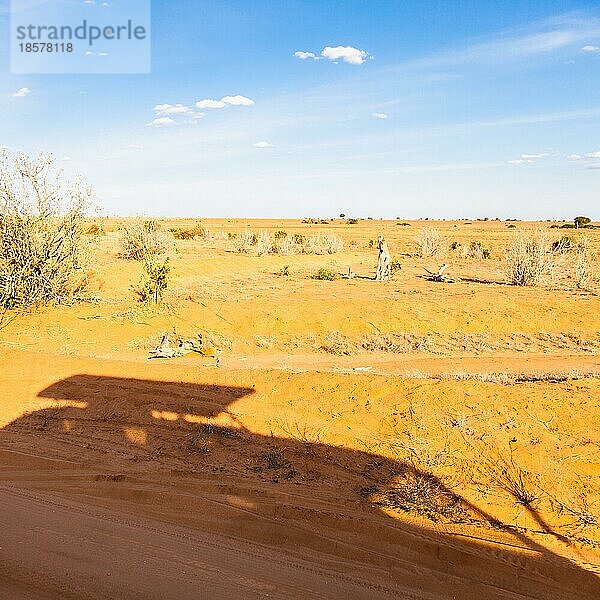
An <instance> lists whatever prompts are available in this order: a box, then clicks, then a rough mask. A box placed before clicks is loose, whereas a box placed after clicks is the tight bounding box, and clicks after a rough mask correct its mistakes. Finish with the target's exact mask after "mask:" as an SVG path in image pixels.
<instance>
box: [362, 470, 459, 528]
mask: <svg viewBox="0 0 600 600" xmlns="http://www.w3.org/2000/svg"><path fill="white" fill-rule="evenodd" d="M373 499H374V502H375V504H377V505H378V506H385V507H389V508H392V509H394V510H402V511H404V512H407V513H412V514H417V515H420V516H423V517H426V518H427V519H430V520H431V521H439V520H440V519H446V520H449V521H454V522H456V521H464V520H465V517H466V516H467V512H466V510H465V508H464V506H463V504H462V502H461V500H460V498H459V497H458V496H456V495H455V494H453V493H452V492H451V491H449V490H448V489H447V488H446V487H444V486H443V485H442V483H441V482H440V480H439V479H438V478H437V477H435V476H434V475H432V474H431V473H427V472H421V471H418V470H416V469H415V470H409V471H408V472H407V473H404V474H402V475H401V476H399V477H398V478H397V479H396V481H394V483H393V485H392V486H391V487H390V488H389V489H387V490H385V491H380V492H376V493H375V494H373Z"/></svg>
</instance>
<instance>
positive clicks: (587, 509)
mask: <svg viewBox="0 0 600 600" xmlns="http://www.w3.org/2000/svg"><path fill="white" fill-rule="evenodd" d="M549 496H550V501H551V503H552V506H553V508H554V510H556V512H557V513H558V514H559V515H562V514H566V515H569V516H570V517H572V518H573V519H574V522H573V523H572V525H574V526H575V527H577V528H578V529H586V528H587V527H598V526H599V525H600V516H599V515H598V514H597V512H595V511H594V508H596V507H595V506H594V505H590V501H589V499H588V494H587V493H586V491H585V490H584V489H581V490H579V491H578V492H577V493H576V495H575V497H574V498H571V499H570V500H568V501H566V502H563V501H561V500H559V499H558V498H556V497H554V496H552V495H550V494H549Z"/></svg>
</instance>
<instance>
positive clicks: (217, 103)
mask: <svg viewBox="0 0 600 600" xmlns="http://www.w3.org/2000/svg"><path fill="white" fill-rule="evenodd" d="M253 104H254V100H250V98H246V96H240V95H237V96H223V98H221V99H220V100H212V99H210V98H207V99H205V100H198V102H196V108H201V109H205V108H225V107H226V106H252V105H253Z"/></svg>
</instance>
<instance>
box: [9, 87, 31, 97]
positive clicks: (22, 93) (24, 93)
mask: <svg viewBox="0 0 600 600" xmlns="http://www.w3.org/2000/svg"><path fill="white" fill-rule="evenodd" d="M29 94H31V90H30V89H29V88H28V87H22V88H20V89H18V90H17V91H16V92H13V95H12V97H13V98H25V96H29Z"/></svg>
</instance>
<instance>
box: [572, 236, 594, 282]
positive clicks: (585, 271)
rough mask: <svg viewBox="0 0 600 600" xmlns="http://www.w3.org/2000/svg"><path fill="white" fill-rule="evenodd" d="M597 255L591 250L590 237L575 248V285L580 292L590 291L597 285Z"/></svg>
mask: <svg viewBox="0 0 600 600" xmlns="http://www.w3.org/2000/svg"><path fill="white" fill-rule="evenodd" d="M595 265H596V254H595V253H594V252H593V251H592V250H591V248H590V240H589V238H588V237H584V238H582V239H581V240H580V241H579V243H578V244H577V245H576V247H575V270H574V271H575V273H574V274H575V284H576V285H577V287H578V288H579V289H580V290H589V289H591V288H593V287H594V285H595V284H596V271H595Z"/></svg>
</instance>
